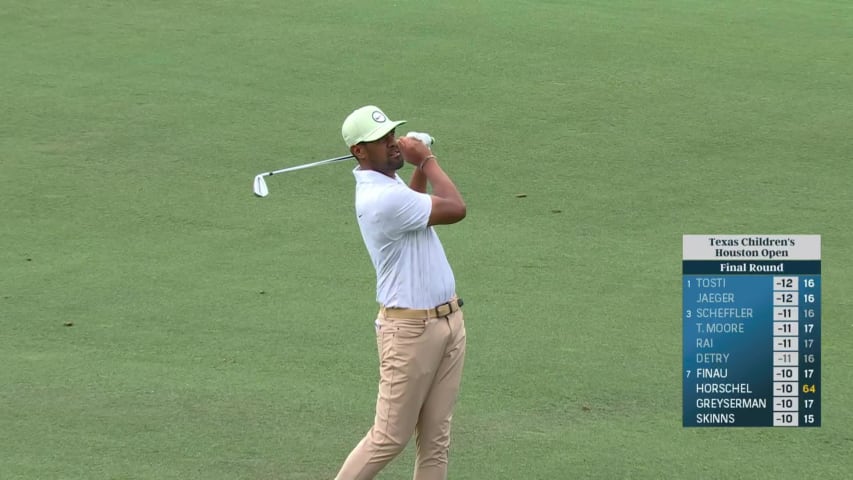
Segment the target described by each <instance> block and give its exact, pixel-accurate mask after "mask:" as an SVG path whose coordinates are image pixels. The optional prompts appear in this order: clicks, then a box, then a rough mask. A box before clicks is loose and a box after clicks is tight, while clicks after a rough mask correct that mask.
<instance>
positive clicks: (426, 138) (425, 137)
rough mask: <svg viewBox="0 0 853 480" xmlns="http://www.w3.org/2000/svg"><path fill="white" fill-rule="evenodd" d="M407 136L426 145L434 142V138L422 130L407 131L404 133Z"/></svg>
mask: <svg viewBox="0 0 853 480" xmlns="http://www.w3.org/2000/svg"><path fill="white" fill-rule="evenodd" d="M406 136H407V137H411V138H416V139H418V140H420V141H421V143H423V144H424V145H426V146H427V147H432V144H434V143H435V139H434V138H432V135H430V134H428V133H424V132H409V133H407V134H406Z"/></svg>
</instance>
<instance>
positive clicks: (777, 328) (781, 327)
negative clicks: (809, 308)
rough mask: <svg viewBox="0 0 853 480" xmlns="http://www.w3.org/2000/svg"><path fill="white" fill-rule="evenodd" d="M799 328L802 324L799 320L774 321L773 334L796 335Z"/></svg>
mask: <svg viewBox="0 0 853 480" xmlns="http://www.w3.org/2000/svg"><path fill="white" fill-rule="evenodd" d="M799 330H800V326H799V324H798V323H797V322H773V335H776V336H785V335H793V336H795V337H796V336H797V333H799Z"/></svg>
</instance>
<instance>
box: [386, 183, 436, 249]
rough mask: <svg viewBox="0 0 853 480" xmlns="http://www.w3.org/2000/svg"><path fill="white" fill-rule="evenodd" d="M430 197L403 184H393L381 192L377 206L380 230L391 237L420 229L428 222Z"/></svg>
mask: <svg viewBox="0 0 853 480" xmlns="http://www.w3.org/2000/svg"><path fill="white" fill-rule="evenodd" d="M431 211H432V198H430V196H429V195H427V194H426V193H421V192H416V191H414V190H412V189H411V188H409V187H408V186H407V185H405V184H398V185H394V186H393V187H390V188H388V189H387V190H386V191H385V192H383V194H382V196H381V200H380V206H379V212H378V213H379V216H380V222H381V225H382V230H383V231H384V232H385V234H386V235H388V236H389V237H392V238H396V237H399V236H400V235H402V234H403V233H406V232H409V231H412V230H422V229H425V228H427V225H428V224H429V214H430V212H431Z"/></svg>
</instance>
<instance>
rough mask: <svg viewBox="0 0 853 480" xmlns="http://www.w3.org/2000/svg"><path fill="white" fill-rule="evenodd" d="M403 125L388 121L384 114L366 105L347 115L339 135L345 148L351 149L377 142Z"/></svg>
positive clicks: (403, 121)
mask: <svg viewBox="0 0 853 480" xmlns="http://www.w3.org/2000/svg"><path fill="white" fill-rule="evenodd" d="M404 123H406V121H405V120H398V121H396V122H394V121H392V120H390V119H389V118H388V116H387V115H385V112H383V111H382V110H381V109H380V108H379V107H377V106H375V105H367V106H364V107H361V108H359V109H357V110H355V111H353V112H352V113H350V114H349V116H348V117H347V118H346V120H344V125H343V127H341V134H342V135H343V136H344V142H346V144H347V146H348V147H351V146H353V145H355V144H357V143H361V142H372V141H374V140H379V139H380V138H382V137H384V136H385V134H386V133H388V132H390V131H391V130H394V129H395V128H397V127H398V126H400V125H402V124H404Z"/></svg>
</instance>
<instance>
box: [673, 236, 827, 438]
mask: <svg viewBox="0 0 853 480" xmlns="http://www.w3.org/2000/svg"><path fill="white" fill-rule="evenodd" d="M820 285H821V284H820V235H684V237H683V257H682V292H683V300H682V305H683V308H682V310H683V312H682V315H683V317H682V328H683V338H684V340H683V351H684V359H683V372H682V373H683V376H682V378H683V396H684V404H683V424H684V426H685V427H819V426H820V392H821V383H820V365H821V363H820V324H821V322H820V320H821V311H820V304H821V302H820V291H821V287H820Z"/></svg>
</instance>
